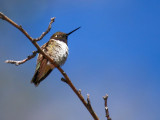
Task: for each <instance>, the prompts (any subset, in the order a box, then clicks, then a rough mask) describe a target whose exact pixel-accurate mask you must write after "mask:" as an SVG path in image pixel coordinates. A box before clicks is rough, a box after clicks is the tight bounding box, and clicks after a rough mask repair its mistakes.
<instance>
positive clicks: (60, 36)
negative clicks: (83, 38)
mask: <svg viewBox="0 0 160 120" xmlns="http://www.w3.org/2000/svg"><path fill="white" fill-rule="evenodd" d="M79 28H80V27H78V28H76V29H74V30H73V31H71V32H69V33H63V32H56V33H54V34H53V35H52V37H51V39H55V40H60V41H63V42H65V43H67V39H68V36H69V35H70V34H72V33H73V32H75V31H76V30H78V29H79Z"/></svg>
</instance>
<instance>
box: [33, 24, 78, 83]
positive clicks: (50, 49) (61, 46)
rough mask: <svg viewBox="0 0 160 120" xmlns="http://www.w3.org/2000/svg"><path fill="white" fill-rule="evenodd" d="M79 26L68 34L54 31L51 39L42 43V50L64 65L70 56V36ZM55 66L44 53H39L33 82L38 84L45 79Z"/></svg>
mask: <svg viewBox="0 0 160 120" xmlns="http://www.w3.org/2000/svg"><path fill="white" fill-rule="evenodd" d="M79 28H80V27H78V28H76V29H75V30H73V31H71V32H69V33H67V34H66V33H63V32H56V33H54V34H53V35H52V36H51V38H50V40H49V41H48V42H47V43H45V44H44V45H42V47H41V48H42V50H43V51H44V52H45V53H46V54H47V55H49V56H50V57H51V58H52V59H53V60H54V61H55V62H56V64H57V65H60V66H61V65H63V64H64V63H65V61H66V59H67V57H68V45H67V41H68V36H69V35H70V34H71V33H73V32H75V31H76V30H78V29H79ZM54 68H55V66H54V65H53V64H51V63H50V62H49V61H48V60H47V59H46V58H45V57H44V56H43V55H42V54H38V58H37V65H36V71H35V74H34V76H33V78H32V80H31V83H34V85H35V86H38V85H39V83H40V82H41V81H42V80H44V79H45V78H46V77H47V76H48V75H49V74H50V73H51V71H52V70H53V69H54Z"/></svg>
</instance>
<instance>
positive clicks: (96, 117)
mask: <svg viewBox="0 0 160 120" xmlns="http://www.w3.org/2000/svg"><path fill="white" fill-rule="evenodd" d="M0 18H2V19H3V20H6V21H7V22H9V23H10V24H12V25H13V26H14V27H16V28H17V29H19V30H20V31H21V32H22V33H23V34H24V35H25V36H26V37H27V38H28V39H29V40H30V41H31V42H32V44H33V45H34V46H35V47H36V48H37V50H38V52H39V53H41V54H42V55H43V56H44V57H45V58H46V59H47V60H48V61H50V63H52V64H53V65H54V66H55V67H57V69H58V70H59V71H60V72H61V74H62V75H63V76H64V79H65V81H66V83H67V84H68V85H69V86H70V87H71V89H72V90H73V91H74V93H75V94H76V95H77V96H78V98H79V99H80V100H81V102H82V103H83V104H84V106H85V107H86V108H87V110H88V111H89V112H90V114H91V115H92V117H93V118H94V120H99V118H98V116H97V115H96V113H95V112H94V111H93V109H90V108H89V106H88V103H87V102H86V101H85V99H84V98H83V96H82V95H81V94H80V93H79V91H78V90H77V89H76V88H75V86H74V85H73V84H72V82H71V80H70V79H69V77H68V75H67V74H66V73H65V72H64V71H63V69H62V68H61V67H60V66H58V65H57V64H56V63H55V62H54V60H53V59H51V58H50V57H49V56H48V55H46V54H45V53H44V52H43V51H42V49H41V48H40V47H39V45H38V44H37V43H36V40H35V39H33V38H32V37H31V36H30V35H29V34H28V33H27V32H26V31H25V30H24V29H23V28H22V26H19V25H17V24H16V23H15V22H13V21H12V20H11V19H9V18H8V17H7V16H5V15H4V14H2V13H1V12H0ZM53 19H55V18H53ZM53 21H54V20H53ZM50 23H51V24H52V22H50ZM47 30H48V29H47ZM47 33H48V32H46V34H47ZM41 36H42V37H41ZM41 36H40V37H39V39H42V38H43V37H44V36H45V35H43V34H42V35H41Z"/></svg>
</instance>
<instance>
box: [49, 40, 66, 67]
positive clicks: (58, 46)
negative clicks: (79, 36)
mask: <svg viewBox="0 0 160 120" xmlns="http://www.w3.org/2000/svg"><path fill="white" fill-rule="evenodd" d="M54 43H55V44H54V47H53V49H52V54H51V57H52V58H53V59H54V61H55V62H56V63H57V64H58V65H63V64H64V63H65V61H66V59H67V57H68V46H67V44H66V43H64V42H62V41H58V40H54Z"/></svg>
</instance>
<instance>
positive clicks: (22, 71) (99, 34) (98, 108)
mask: <svg viewBox="0 0 160 120" xmlns="http://www.w3.org/2000/svg"><path fill="white" fill-rule="evenodd" d="M0 11H1V12H3V13H4V14H6V15H7V16H8V17H10V18H11V19H13V20H14V21H15V22H16V23H17V24H21V25H22V26H23V28H24V29H25V30H26V31H27V32H28V33H29V34H30V35H31V36H32V37H34V38H36V37H39V36H40V35H41V33H42V32H43V31H45V29H46V28H47V27H48V24H49V22H50V18H51V17H56V20H55V23H53V25H52V29H51V31H50V33H49V34H47V35H46V37H45V38H44V39H43V40H42V41H40V42H38V43H39V45H43V44H44V43H45V42H47V41H48V40H49V38H50V36H51V35H52V34H53V33H54V32H56V31H62V32H66V33H67V32H70V31H71V30H73V29H75V28H76V27H79V26H81V27H82V28H81V29H79V30H78V31H76V32H75V33H74V34H72V35H70V36H69V40H68V45H69V57H68V59H67V62H66V63H65V65H64V66H63V69H64V70H65V72H66V73H67V74H68V75H69V77H70V79H71V80H72V82H73V83H74V84H75V86H76V87H77V89H82V94H83V96H84V97H85V98H87V96H86V94H87V93H89V94H90V98H91V103H92V105H93V108H94V109H95V112H96V113H97V115H98V116H99V118H100V119H105V113H104V105H103V104H104V101H103V99H102V96H104V95H105V94H106V93H107V94H108V95H109V100H108V103H109V110H110V111H109V112H110V115H111V117H112V119H114V120H117V119H119V120H135V119H136V120H150V119H152V120H158V119H160V115H159V106H160V103H159V101H160V87H159V85H160V62H159V61H160V30H159V28H160V22H159V21H160V1H159V0H152V1H150V0H145V1H144V0H77V1H75V0H67V1H66V0H27V1H24V0H1V1H0ZM0 42H1V44H0V66H1V67H0V96H1V97H0V119H1V120H6V119H8V120H9V119H12V120H20V119H23V120H30V119H34V120H37V119H38V120H44V119H45V120H53V119H59V120H63V119H68V120H75V119H76V120H82V119H92V117H91V116H90V115H89V113H88V111H87V110H86V109H85V108H84V106H83V105H82V103H81V102H80V101H79V100H78V98H77V97H76V96H75V95H74V93H73V92H72V91H71V90H70V88H69V87H68V86H67V85H66V84H64V83H63V82H61V81H60V78H61V77H62V75H61V74H60V73H59V72H58V71H57V70H54V71H53V72H52V73H51V74H50V75H49V76H48V77H47V78H46V80H45V81H44V82H42V83H41V84H40V85H39V87H37V88H35V87H34V86H33V85H32V84H30V80H31V78H32V76H33V74H34V70H35V66H36V58H34V59H32V60H30V61H28V62H27V63H25V64H23V65H21V66H18V67H16V66H14V65H9V64H5V63H4V61H5V60H6V59H14V60H21V59H23V58H25V57H26V56H28V55H29V54H30V53H31V52H32V51H34V50H35V48H34V46H33V45H32V44H31V43H30V42H29V40H28V39H27V38H26V37H25V36H24V35H23V34H21V33H20V32H19V31H18V30H17V29H15V28H14V27H13V26H11V25H10V24H8V23H7V22H5V21H2V20H0Z"/></svg>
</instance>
